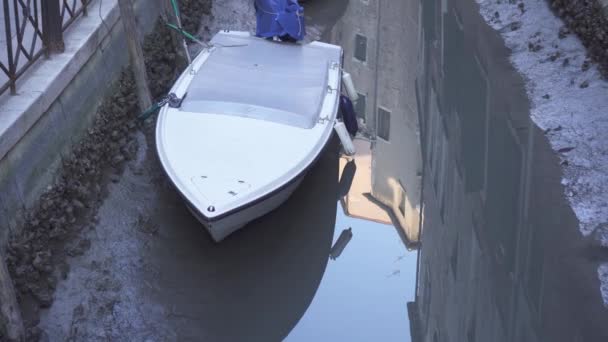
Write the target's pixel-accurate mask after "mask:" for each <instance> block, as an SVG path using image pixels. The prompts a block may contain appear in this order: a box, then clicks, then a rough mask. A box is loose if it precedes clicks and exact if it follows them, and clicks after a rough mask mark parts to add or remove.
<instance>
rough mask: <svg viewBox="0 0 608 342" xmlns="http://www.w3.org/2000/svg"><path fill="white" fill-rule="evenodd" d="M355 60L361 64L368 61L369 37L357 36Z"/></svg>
mask: <svg viewBox="0 0 608 342" xmlns="http://www.w3.org/2000/svg"><path fill="white" fill-rule="evenodd" d="M355 58H356V59H358V60H360V61H361V62H365V61H367V37H365V36H362V35H360V34H356V35H355Z"/></svg>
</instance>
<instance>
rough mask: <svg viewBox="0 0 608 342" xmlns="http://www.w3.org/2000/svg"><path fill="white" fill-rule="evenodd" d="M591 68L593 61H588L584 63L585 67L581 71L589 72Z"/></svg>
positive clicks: (582, 66)
mask: <svg viewBox="0 0 608 342" xmlns="http://www.w3.org/2000/svg"><path fill="white" fill-rule="evenodd" d="M590 67H591V61H589V60H588V59H586V60H585V61H584V62H583V65H581V70H582V71H587V70H589V68H590Z"/></svg>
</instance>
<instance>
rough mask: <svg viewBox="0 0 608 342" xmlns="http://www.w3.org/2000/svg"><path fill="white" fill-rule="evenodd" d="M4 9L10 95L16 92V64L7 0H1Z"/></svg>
mask: <svg viewBox="0 0 608 342" xmlns="http://www.w3.org/2000/svg"><path fill="white" fill-rule="evenodd" d="M2 5H3V6H4V7H3V10H4V30H5V31H6V57H7V61H8V75H7V76H8V84H9V87H10V89H11V95H15V94H17V88H16V87H15V81H16V80H17V76H16V74H17V66H16V65H15V61H14V59H13V35H12V34H11V16H10V8H9V5H8V0H4V1H2Z"/></svg>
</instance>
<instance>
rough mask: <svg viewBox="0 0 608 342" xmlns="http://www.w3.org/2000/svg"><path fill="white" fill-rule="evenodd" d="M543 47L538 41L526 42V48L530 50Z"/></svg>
mask: <svg viewBox="0 0 608 342" xmlns="http://www.w3.org/2000/svg"><path fill="white" fill-rule="evenodd" d="M542 49H543V46H542V45H541V44H540V42H528V50H530V51H532V52H538V51H540V50H542Z"/></svg>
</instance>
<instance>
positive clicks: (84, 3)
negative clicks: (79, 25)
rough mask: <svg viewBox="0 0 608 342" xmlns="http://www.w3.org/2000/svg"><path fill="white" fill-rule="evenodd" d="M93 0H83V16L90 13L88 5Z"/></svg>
mask: <svg viewBox="0 0 608 342" xmlns="http://www.w3.org/2000/svg"><path fill="white" fill-rule="evenodd" d="M90 1H91V0H82V1H81V2H82V16H83V17H86V16H87V15H89V13H88V12H87V5H88V4H89V2H90Z"/></svg>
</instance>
